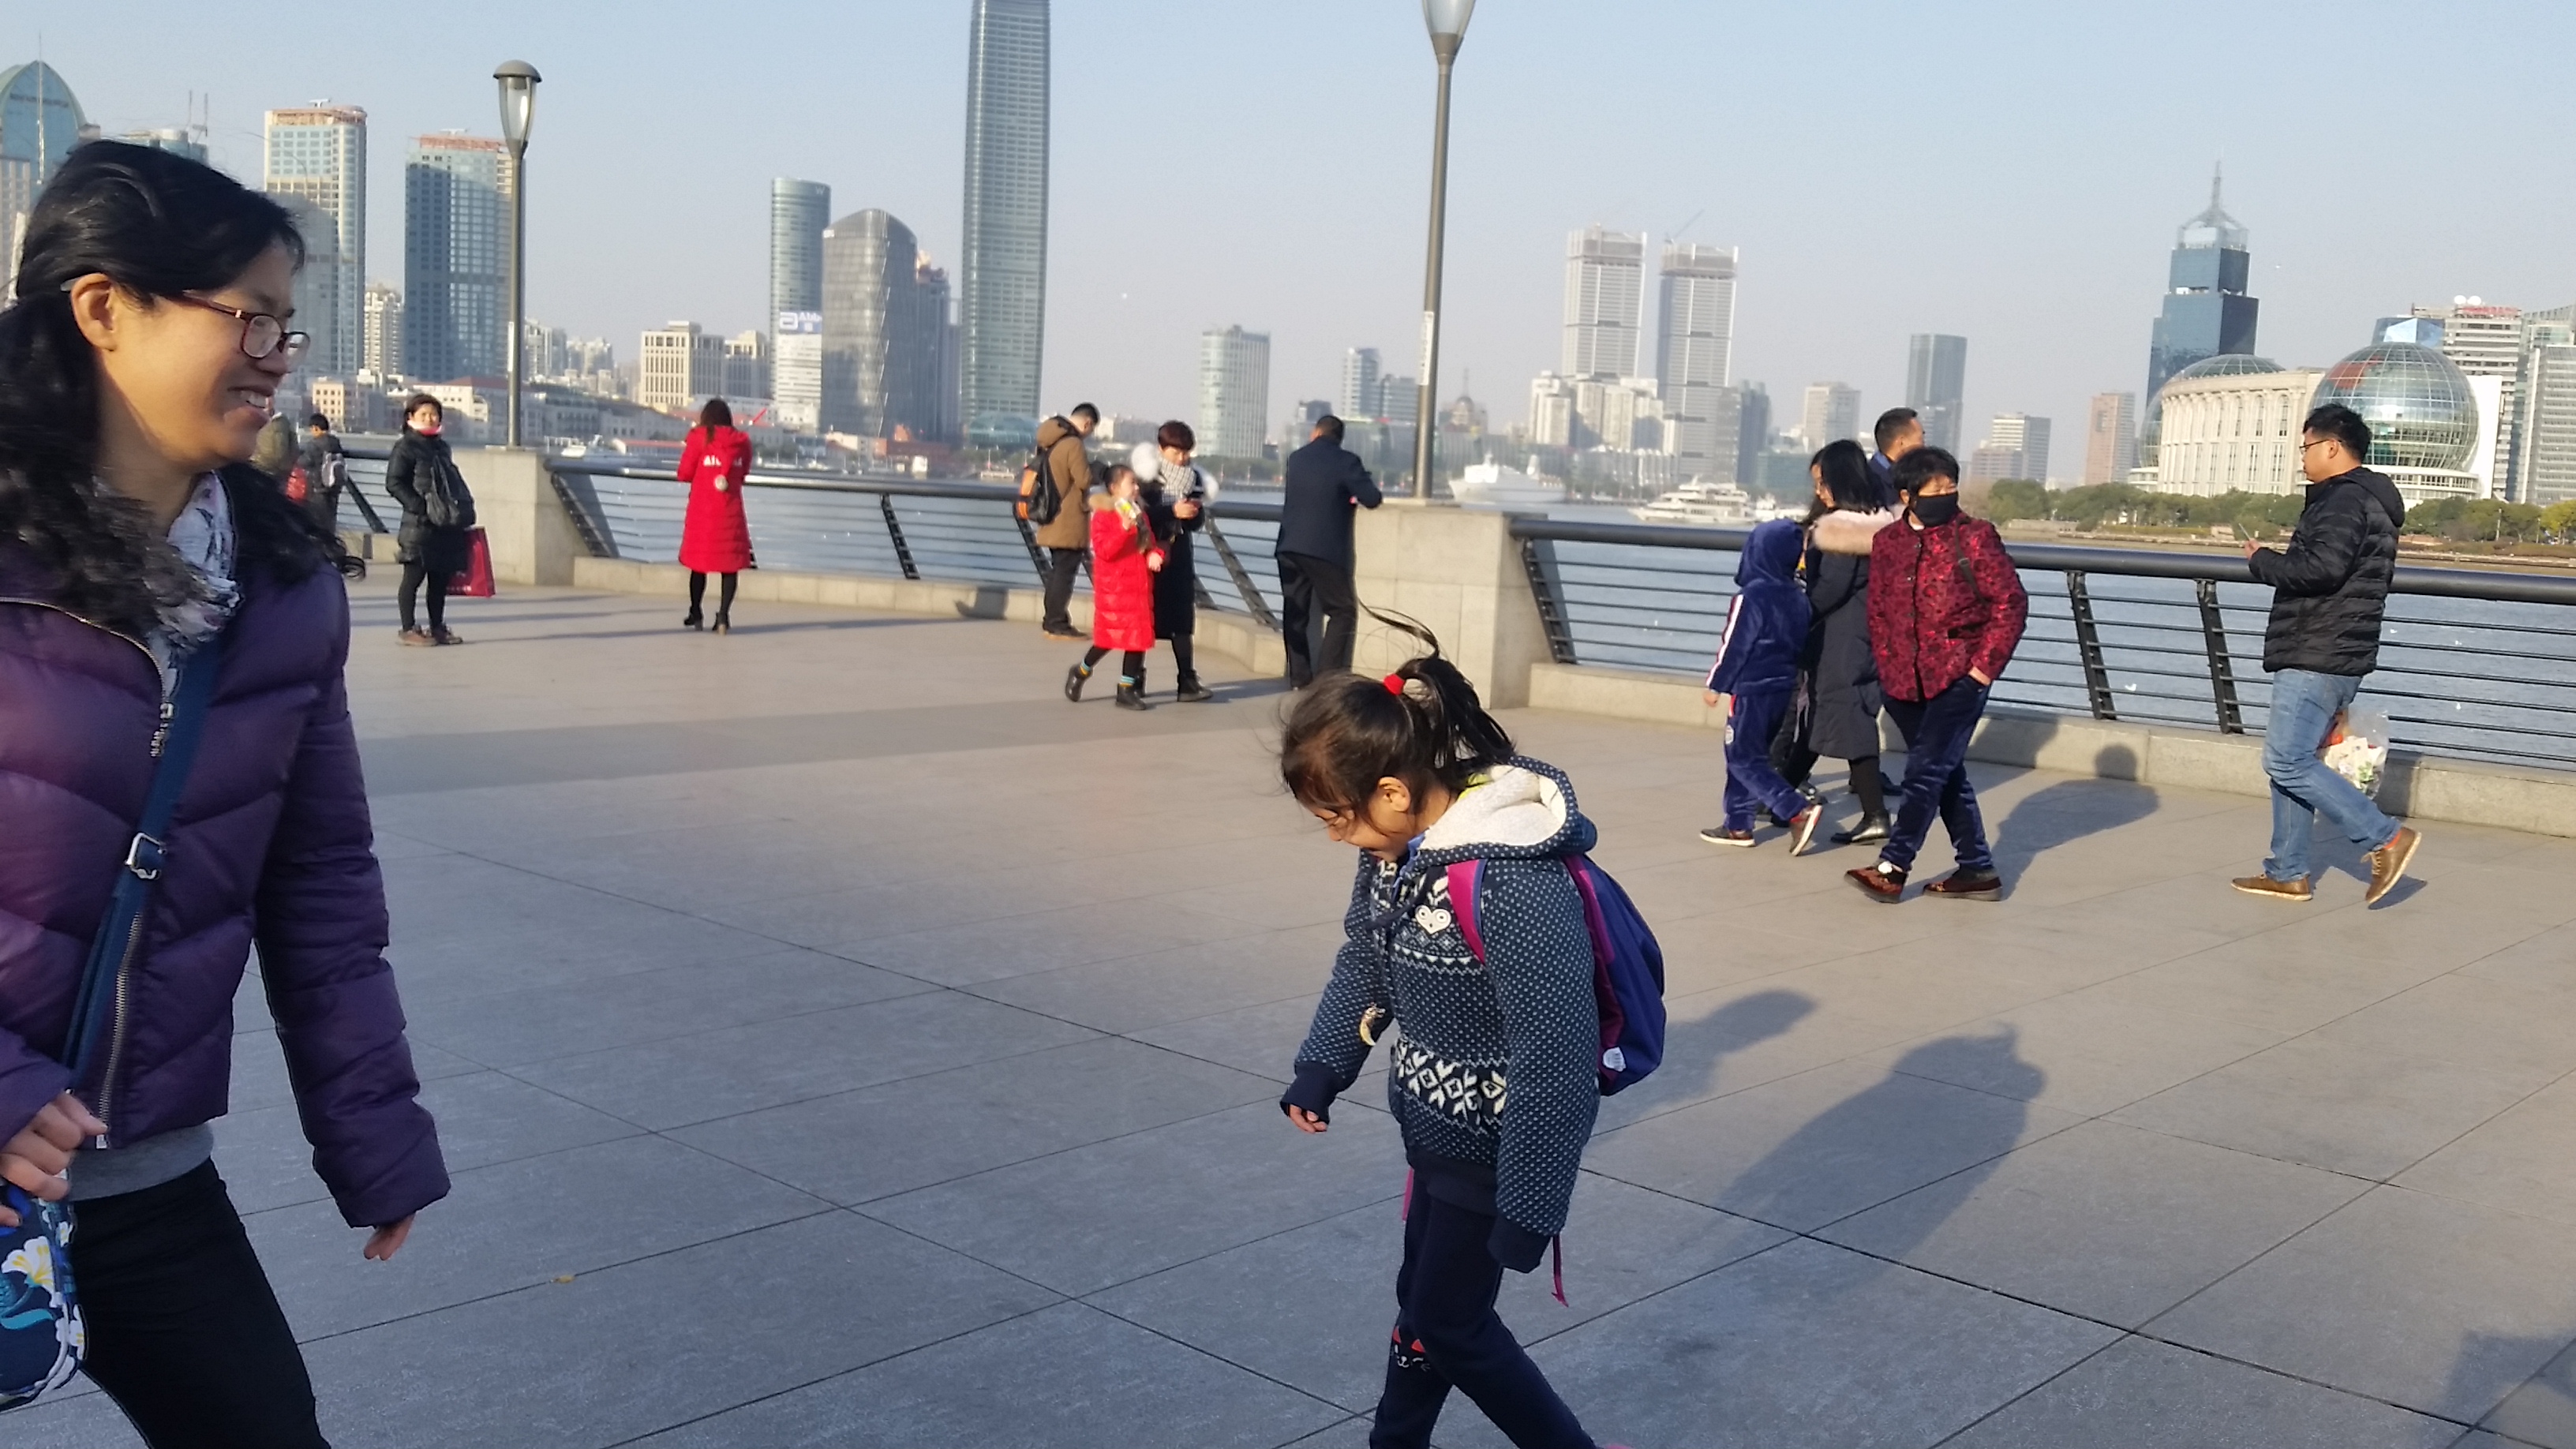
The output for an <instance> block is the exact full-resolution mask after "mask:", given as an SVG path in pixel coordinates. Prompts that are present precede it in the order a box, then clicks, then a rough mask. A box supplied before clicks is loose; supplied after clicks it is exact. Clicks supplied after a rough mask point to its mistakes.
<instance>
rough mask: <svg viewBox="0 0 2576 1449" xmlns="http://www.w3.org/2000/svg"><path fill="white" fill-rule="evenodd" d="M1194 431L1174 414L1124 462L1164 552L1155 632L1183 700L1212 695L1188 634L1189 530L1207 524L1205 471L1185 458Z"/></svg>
mask: <svg viewBox="0 0 2576 1449" xmlns="http://www.w3.org/2000/svg"><path fill="white" fill-rule="evenodd" d="M1198 445H1199V440H1198V435H1197V434H1196V433H1194V432H1192V431H1190V425H1189V424H1187V423H1184V422H1180V421H1178V420H1177V419H1176V420H1174V421H1172V422H1168V423H1165V424H1163V426H1162V427H1160V428H1159V429H1156V430H1155V433H1154V441H1153V442H1151V443H1139V444H1137V445H1136V451H1135V453H1134V454H1133V455H1132V457H1131V459H1130V461H1129V466H1130V467H1132V468H1134V469H1135V470H1136V478H1137V481H1138V482H1139V483H1140V484H1141V485H1142V486H1141V487H1140V488H1139V490H1138V493H1137V501H1138V502H1141V503H1143V504H1144V505H1145V517H1146V519H1147V521H1149V522H1151V523H1152V524H1153V526H1154V537H1155V538H1156V539H1157V540H1159V541H1160V542H1161V543H1162V545H1163V549H1164V552H1165V557H1164V559H1163V570H1162V572H1160V573H1158V574H1156V575H1154V637H1155V638H1157V639H1169V640H1170V641H1172V664H1173V666H1174V673H1175V675H1176V676H1177V677H1176V678H1175V680H1174V681H1173V682H1174V683H1175V685H1177V687H1178V689H1179V693H1180V700H1181V702H1182V703H1183V704H1198V703H1201V702H1203V701H1206V700H1210V699H1214V698H1215V697H1216V696H1215V695H1214V694H1212V693H1210V692H1209V690H1208V688H1207V686H1206V685H1203V684H1201V683H1199V671H1198V659H1197V655H1196V651H1195V649H1194V647H1193V645H1194V640H1193V638H1192V636H1193V635H1195V634H1196V633H1197V632H1198V626H1199V599H1198V586H1199V583H1198V581H1199V575H1198V562H1197V560H1196V558H1195V557H1194V556H1193V554H1194V549H1193V545H1192V543H1191V540H1190V535H1191V534H1194V533H1197V532H1198V531H1199V530H1200V529H1203V528H1205V527H1207V475H1206V474H1204V473H1202V472H1200V471H1199V470H1198V467H1197V465H1195V464H1193V463H1192V462H1190V454H1192V453H1193V452H1196V451H1197V450H1198Z"/></svg>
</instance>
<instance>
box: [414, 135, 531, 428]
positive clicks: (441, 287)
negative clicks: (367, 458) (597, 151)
mask: <svg viewBox="0 0 2576 1449" xmlns="http://www.w3.org/2000/svg"><path fill="white" fill-rule="evenodd" d="M517 186H518V178H517V176H516V174H515V172H514V171H513V169H512V167H511V164H510V152H509V149H508V148H507V147H505V146H503V145H502V144H501V143H500V142H499V141H496V140H493V139H491V138H489V137H485V136H453V135H447V136H418V137H414V138H413V140H412V143H411V159H410V161H409V162H408V163H407V164H406V165H405V166H404V167H403V371H404V372H405V373H406V374H408V375H409V376H410V377H411V378H412V379H413V380H414V381H416V382H449V381H453V380H455V379H457V378H465V377H497V376H499V375H501V374H502V373H503V372H504V371H505V370H506V369H507V368H508V366H509V361H508V357H507V355H506V350H505V347H504V343H505V342H506V340H507V336H506V334H507V333H508V331H509V322H508V320H507V319H508V316H509V299H508V297H507V295H506V294H507V291H508V286H509V275H508V269H509V234H510V232H509V221H510V195H511V192H512V191H513V190H515V189H516V188H517Z"/></svg>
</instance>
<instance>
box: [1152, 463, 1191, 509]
mask: <svg viewBox="0 0 2576 1449" xmlns="http://www.w3.org/2000/svg"><path fill="white" fill-rule="evenodd" d="M1198 477H1199V470H1198V469H1196V468H1193V467H1191V466H1190V465H1189V464H1187V463H1175V462H1173V461H1172V460H1171V459H1169V458H1165V459H1163V460H1162V466H1161V467H1160V468H1159V469H1157V470H1156V474H1155V479H1154V481H1155V482H1157V483H1160V484H1162V485H1163V491H1164V492H1165V493H1168V494H1170V495H1171V496H1172V498H1173V499H1174V501H1178V500H1180V499H1183V498H1189V497H1193V496H1195V495H1194V494H1192V492H1191V491H1190V490H1191V488H1192V486H1193V485H1195V484H1196V483H1197V482H1198Z"/></svg>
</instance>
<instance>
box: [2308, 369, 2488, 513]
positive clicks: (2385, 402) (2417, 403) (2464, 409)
mask: <svg viewBox="0 0 2576 1449" xmlns="http://www.w3.org/2000/svg"><path fill="white" fill-rule="evenodd" d="M2328 403H2341V404H2343V405H2344V406H2345V407H2348V408H2350V409H2352V410H2353V411H2354V412H2357V413H2359V414H2361V420H2362V421H2363V422H2365V423H2368V424H2369V425H2370V457H2369V459H2368V462H2369V465H2370V466H2371V467H2373V468H2376V469H2378V470H2379V471H2380V472H2383V473H2385V474H2387V475H2388V478H2389V481H2390V482H2393V483H2395V484H2396V485H2397V491H2398V492H2400V493H2402V494H2404V495H2405V496H2406V501H2407V502H2408V503H2410V504H2413V503H2421V502H2424V501H2426V500H2428V499H2434V498H2467V497H2472V496H2475V494H2476V493H2477V491H2478V488H2477V475H2475V474H2473V473H2471V472H2469V471H2468V465H2469V459H2470V457H2471V456H2472V455H2473V454H2475V453H2476V452H2477V443H2478V401H2477V397H2476V395H2475V394H2473V393H2471V392H2470V391H2469V379H2468V377H2467V375H2466V374H2464V373H2462V372H2461V371H2460V369H2459V367H2458V365H2456V364H2455V363H2453V362H2452V361H2451V359H2449V358H2447V357H2444V356H2443V355H2442V354H2440V353H2439V352H2436V351H2434V350H2433V349H2432V348H2429V347H2418V346H2416V345H2415V344H2414V343H2411V342H2381V343H2378V344H2375V345H2373V346H2370V347H2365V348H2363V349H2362V350H2360V351H2359V352H2356V353H2354V354H2352V355H2351V356H2350V357H2347V358H2345V359H2344V360H2343V361H2341V362H2338V363H2336V364H2335V365H2334V366H2332V367H2329V368H2327V369H2326V373H2325V376H2324V377H2323V378H2321V379H2319V380H2318V382H2317V391H2316V396H2315V397H2314V398H2313V399H2311V401H2310V403H2309V405H2310V406H2311V407H2324V406H2325V405H2326V404H2328Z"/></svg>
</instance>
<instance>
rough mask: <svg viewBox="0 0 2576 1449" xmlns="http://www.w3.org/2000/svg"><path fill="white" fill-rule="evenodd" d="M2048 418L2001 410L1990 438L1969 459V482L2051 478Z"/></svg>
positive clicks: (2040, 480)
mask: <svg viewBox="0 0 2576 1449" xmlns="http://www.w3.org/2000/svg"><path fill="white" fill-rule="evenodd" d="M2048 433H2049V426H2048V419H2046V418H2035V417H2032V416H2030V415H2029V414H2028V413H1998V414H1996V415H1995V420H1994V422H1993V423H1991V424H1989V425H1988V426H1987V428H1986V440H1985V442H1984V443H1983V444H1982V445H1980V446H1979V447H1978V449H1977V451H1976V455H1975V457H1974V458H1972V459H1971V460H1970V462H1969V467H1968V478H1967V481H1968V482H1971V483H1998V482H2001V481H2003V480H2004V479H2006V478H2027V479H2029V480H2031V481H2032V482H2035V483H2045V482H2047V481H2048V443H2049V438H2048Z"/></svg>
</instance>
